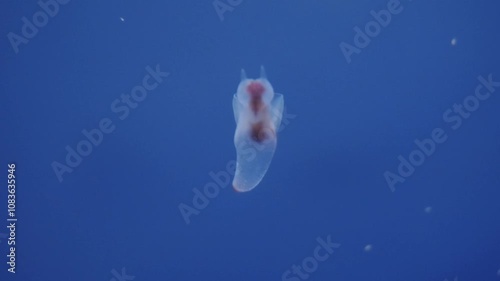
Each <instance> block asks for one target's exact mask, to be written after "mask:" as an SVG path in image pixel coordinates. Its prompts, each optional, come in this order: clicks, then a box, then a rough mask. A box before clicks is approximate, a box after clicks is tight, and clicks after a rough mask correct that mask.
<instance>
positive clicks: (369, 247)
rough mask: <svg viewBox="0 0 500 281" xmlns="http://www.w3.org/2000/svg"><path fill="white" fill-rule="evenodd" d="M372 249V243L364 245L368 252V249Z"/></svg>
mask: <svg viewBox="0 0 500 281" xmlns="http://www.w3.org/2000/svg"><path fill="white" fill-rule="evenodd" d="M372 249H373V246H372V244H368V245H366V246H365V252H369V251H371V250H372Z"/></svg>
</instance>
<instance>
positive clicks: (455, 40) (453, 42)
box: [451, 38, 457, 46]
mask: <svg viewBox="0 0 500 281" xmlns="http://www.w3.org/2000/svg"><path fill="white" fill-rule="evenodd" d="M456 44H457V38H453V39H451V45H452V46H455V45H456Z"/></svg>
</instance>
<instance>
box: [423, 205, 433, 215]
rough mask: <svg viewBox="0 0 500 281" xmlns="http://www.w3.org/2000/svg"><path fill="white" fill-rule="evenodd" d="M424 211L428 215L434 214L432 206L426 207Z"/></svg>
mask: <svg viewBox="0 0 500 281" xmlns="http://www.w3.org/2000/svg"><path fill="white" fill-rule="evenodd" d="M424 211H425V212H426V213H427V214H430V213H431V212H432V207H431V206H427V207H425V209H424Z"/></svg>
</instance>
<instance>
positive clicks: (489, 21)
mask: <svg viewBox="0 0 500 281" xmlns="http://www.w3.org/2000/svg"><path fill="white" fill-rule="evenodd" d="M387 3H388V1H387V0H372V1H368V0H360V1H325V0H323V1H297V0H292V1H262V0H254V1H246V0H245V1H244V2H243V3H241V4H240V5H237V6H236V7H234V9H233V10H232V11H230V12H227V13H224V15H223V17H224V18H223V20H221V18H220V17H219V16H218V14H217V12H216V10H215V9H214V6H213V3H212V1H158V0H152V1H141V2H139V1H133V2H131V1H116V0H113V1H74V0H73V1H70V2H69V3H68V4H66V5H61V6H60V11H59V12H58V14H57V15H56V16H55V17H53V18H50V20H49V22H48V24H47V25H46V26H44V27H43V28H40V30H39V32H38V33H37V34H36V36H35V37H33V38H32V39H30V40H29V42H28V43H27V44H21V45H20V46H19V52H18V53H17V54H16V53H15V51H14V49H13V47H12V45H11V44H10V43H9V39H8V37H7V34H8V33H9V32H14V33H17V34H20V33H21V27H22V25H23V22H22V21H21V18H22V17H24V16H25V17H27V18H30V19H31V18H32V15H33V14H34V13H35V12H37V11H39V10H40V7H39V5H38V4H37V3H36V2H35V1H27V2H23V1H8V2H4V3H2V4H1V8H0V22H1V25H0V31H1V32H0V34H1V35H2V36H3V39H2V40H0V50H1V55H0V95H1V102H0V109H1V110H0V132H1V135H0V147H1V151H0V159H1V161H0V167H2V169H0V183H1V184H0V196H1V197H0V198H1V200H0V208H1V210H0V214H1V220H0V225H2V227H1V228H0V233H4V234H5V233H7V229H6V228H5V227H4V225H7V222H6V219H7V183H6V177H7V164H8V163H11V162H15V163H16V165H17V168H16V176H17V199H16V206H17V207H16V214H17V217H18V222H17V227H16V241H17V244H16V245H17V249H16V252H17V256H16V257H17V259H16V271H17V273H16V274H15V275H13V274H11V273H8V272H7V268H8V266H7V264H6V262H7V257H6V255H7V253H8V252H7V250H8V249H7V244H6V243H7V240H6V239H5V238H3V239H1V238H0V239H1V242H0V251H1V254H0V280H2V281H3V280H22V281H62V280H72V281H88V280H94V281H97V280H103V281H109V280H113V278H115V275H114V274H113V271H115V272H120V271H121V270H122V268H124V269H125V270H126V272H127V274H128V275H131V276H135V278H134V279H133V280H135V281H140V280H148V281H149V280H151V281H152V280H242V281H243V280H282V274H283V273H284V272H285V271H286V270H289V269H291V268H292V266H293V265H294V264H297V265H300V264H301V263H302V261H303V259H304V258H306V257H308V256H311V255H313V251H314V249H315V247H316V246H317V245H318V243H317V242H316V239H317V238H318V237H320V238H323V239H326V238H327V237H328V236H330V237H331V240H332V241H334V242H335V243H339V244H340V245H341V246H340V247H339V248H338V249H336V250H335V251H334V252H333V254H331V256H330V257H329V258H328V259H327V260H326V261H323V262H320V263H319V264H318V268H317V269H316V270H315V271H314V272H312V273H311V274H310V277H309V280H343V281H350V280H352V281H354V280H355V281H360V280H384V281H403V280H409V281H443V280H445V279H448V280H454V279H457V280H460V281H473V280H485V281H488V280H499V278H500V276H498V275H497V271H498V270H499V269H500V220H499V215H500V204H499V198H500V164H499V159H500V119H499V114H498V112H499V111H498V108H499V107H500V97H499V93H500V88H498V89H497V91H496V92H494V93H493V94H492V95H491V97H490V98H489V99H487V100H485V101H481V103H480V105H479V108H478V109H477V110H476V111H475V112H473V113H471V115H470V117H469V118H468V119H463V124H462V125H461V126H460V128H458V129H457V130H453V129H452V128H451V125H452V123H447V122H445V121H444V120H443V113H444V112H445V111H446V110H448V109H449V108H452V106H453V104H455V103H462V102H463V100H464V98H465V97H467V96H469V95H473V94H474V90H475V88H476V86H477V85H478V84H479V81H478V80H477V77H478V76H483V77H487V76H488V75H489V74H492V77H493V80H496V81H499V80H500V65H499V63H500V55H499V50H500V35H499V31H498V30H499V28H500V18H499V17H498V11H499V8H500V2H498V1H494V0H485V1H451V0H444V1H421V0H414V1H411V2H409V1H402V2H401V6H402V7H403V10H402V12H401V13H399V14H397V15H393V17H392V19H391V22H390V24H388V25H387V27H384V28H382V30H381V32H380V34H378V36H376V37H375V38H373V39H372V40H371V42H370V44H369V45H368V46H366V47H365V48H362V49H360V52H359V53H358V54H353V55H352V57H351V59H352V61H351V62H350V63H348V62H347V61H346V58H345V56H344V55H343V54H342V52H341V49H340V48H339V44H340V43H341V42H346V43H349V44H354V43H353V39H354V35H355V32H354V30H353V28H354V27H355V26H358V27H361V28H364V26H365V25H366V24H367V23H368V22H369V21H371V20H372V19H373V18H372V16H371V15H370V11H371V10H375V11H379V10H381V9H386V6H387ZM120 17H122V18H123V19H124V21H122V20H121V19H120ZM453 38H456V44H455V45H452V44H451V40H452V39H453ZM156 65H159V67H160V69H161V70H162V71H165V72H169V73H170V76H169V77H168V78H166V79H165V80H164V81H163V82H162V83H160V84H159V86H158V87H157V88H156V89H155V90H153V91H151V92H149V93H148V95H147V97H146V98H145V99H144V101H142V102H140V103H139V104H138V106H137V108H135V109H133V110H131V111H130V114H129V115H128V116H127V117H126V118H125V119H124V120H120V119H119V118H118V114H116V113H114V112H112V110H111V108H110V106H111V104H112V103H113V101H114V100H115V99H117V98H119V97H120V95H121V94H122V93H125V94H128V93H130V91H131V89H132V88H133V87H135V86H136V85H140V84H141V83H142V79H143V77H144V76H145V75H146V74H147V71H146V67H147V66H151V67H153V68H155V67H156ZM260 65H264V66H265V67H266V70H267V73H268V78H269V80H270V82H271V83H272V85H273V86H274V89H275V90H276V92H279V93H282V94H283V95H284V97H285V105H286V109H287V112H288V113H289V114H290V115H291V116H293V118H290V120H289V123H288V124H287V125H286V127H285V128H284V129H283V130H282V131H281V132H280V133H279V144H278V149H277V151H276V154H275V157H274V159H273V162H272V164H271V167H270V169H269V171H268V173H267V175H266V176H265V178H264V180H263V181H262V182H261V184H260V185H259V186H258V187H257V188H255V189H254V190H253V191H251V192H248V193H242V194H239V193H236V192H234V191H233V190H232V189H231V187H229V186H228V187H226V188H223V189H221V190H220V193H219V194H218V196H216V197H215V198H213V199H210V202H209V205H208V206H207V207H206V208H204V209H202V210H201V211H200V212H199V214H198V215H193V216H191V217H190V223H189V224H186V222H185V220H184V219H183V216H182V215H181V212H180V211H179V205H180V204H182V203H183V204H187V205H190V206H192V205H193V203H192V200H193V196H194V192H193V188H196V189H198V190H203V187H204V186H205V185H206V184H207V183H209V182H212V179H211V177H210V176H209V173H210V172H214V173H217V172H220V171H224V170H225V169H226V165H227V163H228V162H230V161H231V160H234V159H235V149H234V145H233V134H234V130H235V123H234V119H233V112H232V107H231V100H232V94H233V93H234V92H235V90H236V87H237V85H238V82H239V75H240V73H239V72H240V69H241V68H245V69H246V70H247V73H248V75H249V76H250V77H255V76H257V75H258V71H259V67H260ZM103 118H110V119H111V120H112V122H113V125H114V126H116V129H115V130H114V131H113V132H112V133H110V134H105V135H104V138H103V141H102V143H101V144H100V145H99V146H97V147H94V148H93V151H92V153H91V154H90V155H89V156H87V157H84V158H83V160H82V162H81V164H80V165H78V167H76V168H75V169H74V170H73V172H71V173H66V174H64V176H63V181H62V182H60V181H59V180H58V178H57V176H56V174H55V173H54V170H53V168H52V166H51V163H53V162H54V161H57V162H60V163H64V162H65V157H66V150H65V147H66V146H67V145H69V146H71V147H73V148H75V147H76V145H77V143H78V142H80V141H81V140H84V139H85V137H84V136H83V135H82V133H81V131H82V130H84V129H86V130H90V129H94V128H97V127H98V126H99V122H100V120H101V119H103ZM435 128H442V129H443V130H444V131H445V132H446V134H447V137H448V139H447V140H446V142H444V143H442V144H439V145H438V146H437V147H436V150H435V152H434V153H433V154H432V155H431V156H430V157H428V158H427V159H425V162H424V163H423V164H422V165H421V166H419V167H417V168H416V169H415V172H414V173H413V174H412V175H411V176H410V177H408V178H407V179H406V180H405V182H404V183H398V184H396V186H395V190H394V191H391V189H390V188H389V187H388V184H387V182H386V179H385V178H384V172H386V171H390V172H393V173H397V166H398V164H399V160H398V159H397V157H398V156H399V155H402V156H404V157H405V158H408V155H409V154H410V152H411V151H413V150H415V149H416V145H415V144H414V140H415V139H419V140H422V139H425V138H429V137H430V136H431V133H432V131H433V130H434V129H435ZM427 207H430V208H431V209H429V208H428V209H427V210H428V211H429V210H430V212H426V211H424V210H425V209H426V208H427ZM368 244H371V245H372V249H371V251H365V250H364V248H365V246H366V245H368ZM116 280H118V279H116ZM296 280H298V279H296Z"/></svg>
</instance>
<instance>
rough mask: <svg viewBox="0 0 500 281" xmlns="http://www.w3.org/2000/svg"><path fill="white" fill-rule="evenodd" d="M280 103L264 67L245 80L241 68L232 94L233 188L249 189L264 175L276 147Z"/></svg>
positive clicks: (280, 114)
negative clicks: (235, 89)
mask: <svg viewBox="0 0 500 281" xmlns="http://www.w3.org/2000/svg"><path fill="white" fill-rule="evenodd" d="M283 104H284V101H283V96H282V95H280V94H277V93H274V90H273V87H272V86H271V83H269V81H267V78H266V74H265V71H264V67H262V66H261V68H260V78H259V79H248V78H247V76H246V74H245V70H241V81H240V84H239V85H238V90H237V93H236V94H234V97H233V111H234V119H235V120H236V132H235V133H234V146H235V147H236V172H235V174H234V179H233V187H234V189H235V190H236V191H239V192H244V191H250V190H252V189H253V188H254V187H255V186H257V185H258V184H259V183H260V181H261V180H262V178H263V177H264V175H265V174H266V172H267V169H268V168H269V164H271V160H272V159H273V155H274V151H275V150H276V142H277V139H276V136H277V130H278V128H279V127H280V124H281V117H282V115H283Z"/></svg>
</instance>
